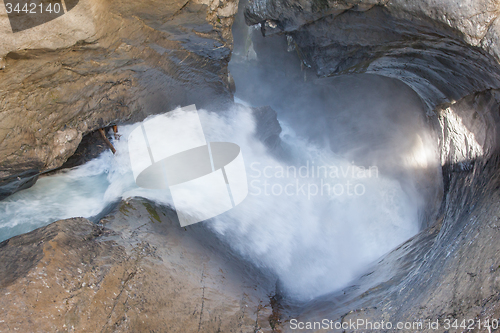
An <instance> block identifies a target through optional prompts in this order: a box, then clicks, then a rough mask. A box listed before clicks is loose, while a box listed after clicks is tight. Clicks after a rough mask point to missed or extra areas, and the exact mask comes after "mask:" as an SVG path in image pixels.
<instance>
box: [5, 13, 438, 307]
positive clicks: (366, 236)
mask: <svg viewBox="0 0 500 333" xmlns="http://www.w3.org/2000/svg"><path fill="white" fill-rule="evenodd" d="M240 16H241V15H240ZM238 22H239V23H238ZM238 22H237V24H236V25H235V29H236V30H235V31H234V34H235V53H234V55H233V60H232V61H231V64H230V70H231V73H233V75H234V79H235V82H236V87H237V91H236V96H237V97H239V98H241V100H238V101H239V102H240V103H239V104H236V105H235V106H234V107H233V109H231V110H220V111H219V112H218V113H210V112H207V111H204V110H200V111H199V115H200V119H201V122H202V126H203V130H204V133H205V136H206V139H207V141H227V142H233V143H236V144H238V145H239V146H240V147H241V152H242V155H243V159H244V161H245V165H246V171H247V177H248V185H249V194H248V196H247V198H246V199H245V200H244V201H243V202H242V203H241V204H240V205H238V206H237V207H236V208H234V209H232V210H230V211H229V212H226V213H224V214H222V215H219V216H217V217H215V218H213V219H211V220H209V221H205V222H202V223H203V224H204V226H205V227H207V228H210V229H212V230H213V231H214V232H215V233H216V234H218V235H219V236H220V238H221V239H222V240H223V241H224V242H226V243H227V244H229V245H230V246H231V247H232V248H234V249H235V250H237V251H238V252H239V253H240V254H241V255H242V256H243V257H245V258H247V259H248V260H250V261H252V262H253V263H255V264H256V265H258V266H259V267H261V268H262V269H264V270H266V271H269V272H271V273H272V274H273V275H274V276H277V277H278V279H279V285H280V286H281V287H282V289H283V290H284V292H285V293H286V294H287V295H288V296H290V297H293V298H295V299H299V300H308V299H311V298H314V297H316V296H318V295H322V294H326V293H328V292H331V291H334V290H338V289H339V288H342V287H345V286H346V285H347V284H348V283H349V282H351V281H353V279H355V278H356V277H358V276H360V275H361V274H363V273H365V272H366V269H367V267H368V266H369V265H370V264H371V263H373V262H374V261H375V260H377V258H379V257H381V256H382V255H384V254H385V253H387V252H388V251H390V250H391V249H393V248H394V247H396V246H397V245H399V244H401V243H402V242H404V241H405V240H407V239H409V238H410V237H412V236H413V235H415V234H416V233H417V232H418V230H419V227H420V226H421V225H420V223H421V220H422V210H421V208H422V207H423V206H425V199H426V198H425V193H426V189H427V188H430V187H432V186H427V183H430V184H432V183H433V181H434V180H433V178H432V177H430V178H429V177H428V174H427V173H426V171H425V170H427V169H429V168H431V169H432V168H433V167H434V166H433V163H434V162H435V161H434V157H433V151H432V149H433V148H432V147H433V145H432V144H430V143H429V142H430V141H431V140H430V138H429V136H428V135H427V134H426V131H425V124H424V121H423V120H422V119H423V117H422V114H421V111H422V108H421V105H420V104H419V103H420V101H419V99H418V97H415V96H416V95H415V94H414V93H413V92H411V93H409V92H408V91H409V88H408V87H402V85H401V84H400V83H399V84H395V83H394V82H393V81H391V80H388V79H384V80H382V79H381V78H377V77H374V76H362V77H347V78H345V79H342V80H333V81H332V80H324V79H322V80H318V81H317V82H316V81H315V80H312V79H311V77H310V75H311V72H310V71H307V70H304V67H303V66H302V67H301V65H300V61H298V58H297V55H296V54H295V53H294V52H293V48H292V49H291V51H292V52H291V53H287V52H286V49H287V48H288V49H289V51H290V45H287V44H286V40H284V37H279V38H281V39H274V40H273V39H263V38H262V37H261V36H260V35H259V34H260V32H259V31H258V30H256V29H248V28H247V27H244V26H243V25H242V19H241V18H239V21H238ZM238 27H239V28H238ZM238 29H241V31H238ZM241 35H243V37H242V36H241ZM308 75H309V76H308ZM246 103H248V104H246ZM248 105H271V106H272V107H273V108H274V109H275V110H276V111H277V114H278V120H279V121H280V125H281V128H282V132H281V134H280V140H281V141H280V142H278V144H277V146H276V147H274V148H272V149H271V148H269V147H268V146H266V145H265V144H264V143H263V142H261V141H260V140H259V139H257V137H258V136H257V135H256V132H259V130H262V128H256V126H257V125H256V124H257V122H256V120H255V119H254V116H253V113H252V112H253V111H252V110H251V108H250V107H248ZM136 126H138V125H137V124H135V125H129V126H122V127H120V133H121V135H122V136H121V139H119V140H114V142H113V144H114V146H115V147H116V149H117V154H116V155H113V154H111V152H105V153H103V154H102V155H101V156H100V157H98V158H97V159H95V160H93V161H91V162H88V163H87V164H85V165H82V166H79V167H76V168H73V169H71V170H65V171H62V172H60V173H58V174H55V175H51V176H47V177H43V178H41V179H40V180H39V181H38V182H37V183H36V185H35V186H33V187H32V188H30V189H27V190H24V191H21V192H19V193H16V194H14V195H12V196H11V197H9V198H7V199H5V200H3V201H1V202H0V240H4V239H7V238H9V237H12V236H14V235H17V234H21V233H24V232H28V231H30V230H33V229H35V228H37V227H41V226H44V225H47V224H48V223H50V222H53V221H56V220H59V219H64V218H69V217H77V216H82V217H93V216H96V215H98V214H99V213H100V212H102V211H103V209H105V208H106V207H108V206H109V205H110V204H112V203H114V202H117V201H119V200H121V199H127V198H130V197H144V198H148V199H150V200H153V201H155V202H157V203H159V204H162V205H169V206H171V207H172V208H174V206H173V203H172V198H171V196H170V193H169V191H168V190H145V189H141V188H138V187H137V185H136V184H135V182H134V178H133V175H132V171H131V168H130V160H129V155H128V145H127V137H128V135H129V133H130V132H131V131H132V130H133V129H134V128H135V127H136ZM259 126H264V127H265V126H267V125H266V124H264V125H262V124H261V125H259ZM265 130H266V129H265V128H264V131H265ZM150 144H151V145H152V144H154V143H152V142H150ZM436 170H437V168H436Z"/></svg>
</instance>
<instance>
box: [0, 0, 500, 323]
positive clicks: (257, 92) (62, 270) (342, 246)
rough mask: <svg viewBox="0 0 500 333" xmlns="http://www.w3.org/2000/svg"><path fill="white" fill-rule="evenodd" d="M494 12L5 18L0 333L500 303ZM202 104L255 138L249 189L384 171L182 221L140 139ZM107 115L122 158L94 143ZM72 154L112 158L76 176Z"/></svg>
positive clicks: (377, 0) (113, 5)
mask: <svg viewBox="0 0 500 333" xmlns="http://www.w3.org/2000/svg"><path fill="white" fill-rule="evenodd" d="M2 10H3V9H2ZM499 10H500V4H499V3H498V2H497V1H493V0H481V1H472V0H471V1H466V0H464V1H461V2H457V1H451V0H441V1H431V0H424V1H403V0H401V1H399V0H394V1H386V0H367V1H362V0H346V1H317V0H315V1H309V0H306V1H295V0H259V1H255V0H254V1H248V3H247V2H245V1H242V2H241V3H239V4H238V3H236V2H234V1H219V0H216V1H198V2H197V1H188V2H186V3H184V2H183V1H181V2H169V3H160V2H158V1H149V2H144V3H137V2H132V1H128V0H119V1H104V2H102V1H100V2H98V1H93V0H87V1H80V2H79V3H78V5H77V6H76V7H75V8H74V9H73V10H71V12H68V13H67V14H65V15H63V16H61V17H59V18H57V19H55V20H53V21H51V22H49V23H47V24H45V25H41V26H39V27H37V28H34V29H30V30H26V31H22V32H18V33H16V34H13V33H11V32H9V31H8V29H10V28H9V27H8V26H7V25H6V24H4V23H5V22H7V21H6V20H4V21H2V25H1V26H0V33H1V34H2V36H4V35H5V38H3V39H2V40H1V41H0V58H1V60H0V63H1V66H2V69H1V70H0V78H1V80H0V119H1V125H2V126H1V128H0V177H1V178H0V195H1V196H2V198H3V200H2V201H0V212H1V214H2V216H0V221H1V224H0V228H1V229H0V230H2V235H0V237H1V238H2V240H4V239H6V240H5V241H4V242H3V243H1V244H0V261H1V262H2V264H3V266H4V267H5V269H4V270H3V271H2V272H1V273H0V274H1V275H0V288H1V289H2V290H1V292H2V293H3V294H2V295H3V296H2V297H1V299H0V303H1V306H0V308H1V309H2V310H1V311H2V316H1V317H2V321H1V322H0V330H2V331H4V330H5V331H11V330H16V329H17V330H19V329H20V330H22V331H27V332H28V331H43V332H45V331H47V332H49V331H50V332H52V331H76V332H79V331H98V330H99V331H127V332H128V331H133V332H142V331H155V332H156V331H158V332H162V331H166V332H191V331H199V332H212V331H213V332H217V331H219V332H231V331H232V332H240V331H241V332H272V331H276V332H288V331H293V329H292V328H293V327H292V325H291V322H292V321H291V320H292V319H294V320H296V321H299V322H321V321H322V320H323V319H325V318H326V319H328V320H332V321H338V322H341V323H342V322H349V321H357V320H365V321H372V322H380V321H382V320H384V321H385V322H392V323H396V322H412V323H413V322H420V323H423V326H422V328H421V329H418V330H416V329H414V328H412V329H409V328H405V329H406V330H405V329H401V331H408V332H410V331H411V332H413V331H429V332H430V331H435V330H433V329H431V328H430V327H429V326H428V323H430V322H435V321H436V320H438V322H439V323H440V325H441V326H440V328H444V326H443V324H444V323H445V320H455V319H457V320H459V321H462V320H467V321H468V320H473V322H474V323H477V321H478V320H479V321H482V320H486V319H488V320H490V321H492V320H494V319H495V320H498V319H499V316H500V309H499V306H498V304H499V297H500V294H499V288H500V276H499V274H500V262H499V248H500V246H499V242H498V238H499V234H500V226H499V222H498V216H499V212H498V210H499V205H498V202H499V200H498V199H499V198H498V195H499V190H498V189H499V186H498V185H497V184H498V179H497V177H498V170H497V169H498V165H499V164H498V147H497V146H498V133H497V126H498V120H499V116H500V114H499V110H500V105H499V98H500V95H499V90H498V89H499V88H500V86H499V83H500V70H499V65H498V61H500V56H499V52H500V50H499V46H498V43H499V42H498V31H499V30H498V29H500V28H499V27H498V20H497V18H498V15H499ZM0 17H2V18H3V19H5V17H6V14H4V13H3V12H0ZM233 44H234V45H233ZM234 101H236V102H237V103H234ZM189 104H196V105H197V106H198V108H199V109H200V110H201V111H200V117H201V119H202V122H203V124H204V126H205V125H206V126H207V127H206V128H207V130H206V135H207V137H209V138H210V139H211V140H214V141H225V140H228V141H234V142H237V143H238V144H239V145H240V146H241V147H243V148H242V151H243V154H244V158H245V162H246V165H247V173H248V176H249V181H250V185H251V184H252V183H251V181H256V182H255V183H254V184H256V188H260V189H262V190H264V189H263V187H261V186H262V184H263V181H265V180H266V179H264V178H265V171H264V169H263V168H264V167H266V166H272V167H273V168H274V169H273V170H276V166H287V165H294V166H296V167H297V168H300V167H301V166H303V165H312V164H313V163H314V165H316V166H325V165H327V166H332V165H335V166H339V167H344V168H356V170H357V171H359V170H362V168H366V169H369V168H370V166H376V167H377V170H378V173H377V177H375V178H369V177H364V178H362V179H354V178H356V177H354V176H353V174H351V176H350V178H349V179H348V180H349V181H353V182H354V183H355V184H360V185H363V188H364V189H365V192H363V195H360V196H357V197H356V196H354V195H353V196H351V197H347V199H346V197H345V196H344V197H342V198H343V199H341V197H340V196H339V197H338V198H336V197H334V198H333V199H332V198H331V197H325V196H317V195H316V196H315V197H314V198H313V200H309V199H310V198H305V197H303V196H302V197H301V196H286V195H284V194H282V193H280V194H279V195H274V196H267V197H266V196H262V195H260V196H252V194H251V193H250V194H249V197H248V198H247V201H249V202H250V204H248V205H247V206H244V205H242V206H241V207H240V208H236V209H234V210H233V211H231V212H229V213H228V214H226V215H223V216H222V217H220V218H216V219H214V220H213V221H208V222H203V223H201V224H197V225H193V226H189V227H187V228H185V229H184V228H180V227H179V226H178V222H177V221H176V216H175V213H174V212H173V211H172V209H171V207H172V204H171V202H170V201H169V200H170V199H169V198H168V197H165V196H164V195H163V194H159V193H147V192H145V191H143V190H141V189H138V188H137V187H136V186H135V184H134V183H133V179H131V180H130V176H129V174H130V170H128V169H127V167H126V165H127V163H128V162H127V158H128V156H127V154H126V149H127V148H126V140H125V139H126V137H127V134H128V133H129V131H130V129H131V128H132V127H133V126H134V125H133V124H134V123H136V122H138V121H141V120H143V119H145V118H146V117H148V116H151V115H154V114H158V113H163V112H165V111H168V110H173V109H175V108H176V107H177V106H179V105H180V106H183V105H189ZM269 106H270V107H269ZM111 125H119V133H120V134H122V137H121V138H120V139H119V140H118V139H116V140H113V143H114V144H115V145H116V148H117V151H118V153H117V154H116V156H113V155H112V154H111V153H110V152H109V151H106V152H104V153H101V150H102V149H101V150H99V149H95V147H94V146H95V143H92V142H93V141H92V140H90V139H89V138H90V137H91V136H92V135H94V134H93V133H94V132H95V131H96V130H98V129H100V128H105V127H109V126H111ZM82 138H83V139H82ZM81 142H82V144H80V143H81ZM86 142H90V143H87V144H86ZM79 145H80V147H79ZM85 145H87V146H88V147H86V146H85ZM78 147H79V148H78ZM92 147H94V148H92ZM77 148H78V149H79V150H78V151H80V150H82V151H83V150H85V149H87V150H86V151H89V152H90V151H92V149H94V150H96V151H97V152H95V153H94V155H95V157H96V158H95V159H92V160H90V161H87V159H82V160H80V161H76V162H75V163H74V164H72V165H71V166H74V165H78V166H76V167H75V168H72V169H64V168H63V169H60V170H59V169H58V168H60V167H61V166H63V164H64V163H65V162H66V161H67V160H68V158H70V157H71V156H72V155H74V156H76V157H78V156H80V155H79V154H78V151H77ZM75 151H76V152H77V154H75ZM89 155H92V154H89ZM76 157H73V158H76ZM85 162H86V163H85ZM256 162H258V163H260V164H254V163H256ZM308 163H309V164H308ZM252 165H253V167H252ZM317 170H318V169H317ZM257 171H259V172H260V173H259V176H255V177H253V176H252V175H256V174H257ZM127 175H128V176H127ZM263 177H264V178H263ZM289 178H293V179H291V181H292V182H295V181H297V184H299V181H300V182H305V181H304V180H303V179H296V178H297V177H289ZM311 178H314V177H311ZM320 178H321V177H320ZM320 178H318V177H316V178H314V179H313V180H312V181H311V180H310V179H309V180H307V184H308V185H310V184H314V185H315V186H317V187H316V188H317V189H319V188H321V186H322V185H323V183H321V179H320ZM344 178H345V177H344ZM344 180H345V179H344ZM35 182H36V184H35ZM273 182H274V183H272V184H274V185H280V186H281V188H282V189H284V188H285V187H286V185H288V184H289V182H290V179H287V178H286V177H284V178H281V177H277V176H276V175H274V177H273ZM34 184H35V185H34ZM272 184H271V185H270V186H272ZM300 184H302V183H300ZM33 185H34V186H33ZM250 187H251V186H250ZM297 187H299V185H297ZM276 188H277V187H276ZM272 189H273V187H270V190H271V191H272ZM381 193H385V195H382V194H381ZM309 194H310V192H309ZM270 197H272V198H270ZM65 200H68V201H66V202H65ZM68 208H71V209H69V211H67V209H68ZM82 217H86V218H82ZM65 218H68V219H66V220H63V219H65ZM87 218H88V219H87ZM56 220H60V221H57V222H54V223H51V222H53V221H56ZM325 221H326V222H325ZM49 223H51V224H49ZM47 224H48V225H47ZM45 225H47V226H45ZM42 226H43V227H42ZM38 227H42V228H39V229H36V230H34V231H31V230H33V229H35V228H38ZM28 231H31V232H28ZM26 232H28V233H26ZM16 235H17V236H16ZM12 236H14V237H12ZM35 322H36V324H35ZM35 325H36V326H35ZM342 329H344V328H342ZM342 329H340V330H337V329H331V331H342ZM459 329H462V330H463V328H457V330H456V331H461V330H459ZM387 330H388V329H387ZM445 330H446V329H442V331H445ZM305 331H307V330H305ZM310 331H324V330H323V329H321V328H318V327H315V328H311V329H310ZM326 331H329V329H327V330H326ZM345 331H346V332H349V331H356V330H354V329H351V328H348V329H345ZM358 331H359V330H358ZM364 331H369V330H368V329H364ZM376 331H384V330H383V329H382V330H381V329H378V330H376ZM450 331H454V330H453V328H451V330H450ZM470 331H478V332H479V331H481V330H480V329H479V328H478V327H477V324H475V326H474V327H473V329H472V330H470Z"/></svg>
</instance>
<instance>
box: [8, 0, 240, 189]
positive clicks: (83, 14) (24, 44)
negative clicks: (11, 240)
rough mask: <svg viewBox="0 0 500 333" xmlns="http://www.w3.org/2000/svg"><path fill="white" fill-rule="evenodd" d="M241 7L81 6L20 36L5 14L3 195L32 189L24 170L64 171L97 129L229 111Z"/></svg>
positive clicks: (194, 4) (182, 4) (197, 4)
mask: <svg viewBox="0 0 500 333" xmlns="http://www.w3.org/2000/svg"><path fill="white" fill-rule="evenodd" d="M236 10H237V3H236V2H234V1H232V0H231V1H219V0H217V1H206V2H203V1H174V2H169V3H160V2H154V1H153V2H148V3H147V4H146V3H137V2H133V1H105V2H102V1H92V0H84V1H80V2H79V3H78V5H77V6H76V7H75V8H74V9H73V10H71V11H70V12H68V14H66V15H63V16H61V17H59V18H57V19H55V20H52V21H50V22H48V23H46V24H45V25H41V26H39V27H37V28H36V29H29V30H25V31H22V32H19V33H15V34H13V33H12V32H10V30H9V28H8V26H6V24H8V19H7V16H6V14H3V13H0V15H2V16H1V18H2V19H3V20H2V26H0V32H1V33H2V40H1V41H0V58H1V59H2V60H1V63H2V69H1V70H0V122H1V126H0V186H1V190H0V191H1V192H2V193H3V196H5V195H8V194H9V193H12V192H15V191H16V190H17V189H20V188H22V186H24V185H26V184H28V183H29V181H30V180H31V179H32V178H30V179H27V180H24V178H26V177H27V176H26V174H28V175H29V177H31V175H33V174H36V173H38V172H41V171H45V170H50V169H54V168H57V167H60V166H61V165H62V164H63V163H64V162H65V161H66V160H67V159H68V158H69V157H70V156H72V155H73V153H74V152H75V151H76V149H77V147H78V145H79V143H80V141H81V139H82V136H83V135H85V134H87V133H90V132H92V131H95V130H97V129H98V128H102V127H106V126H109V125H111V124H123V123H126V122H132V121H138V120H141V119H143V118H145V117H146V116H147V115H149V114H155V113H159V112H166V111H169V110H171V109H173V108H175V107H177V106H185V105H189V104H196V105H197V106H198V107H205V108H209V109H215V110H217V109H218V108H221V107H224V106H225V105H227V103H229V102H230V101H231V99H232V95H231V92H230V87H229V83H228V73H227V63H228V61H229V57H230V51H231V43H232V37H231V32H230V27H231V24H232V22H233V16H234V13H236ZM70 28H73V30H70V32H69V31H68V30H69V29H70ZM4 36H5V38H4ZM194 91H196V93H193V92H194ZM18 177H19V178H21V183H23V184H21V185H20V184H19V181H18V180H17V178H18ZM13 182H14V184H13ZM15 182H17V184H16V183H15Z"/></svg>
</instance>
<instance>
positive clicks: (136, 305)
mask: <svg viewBox="0 0 500 333" xmlns="http://www.w3.org/2000/svg"><path fill="white" fill-rule="evenodd" d="M100 222H101V223H100V224H94V223H92V222H90V221H88V220H86V219H83V218H74V219H69V220H62V221H58V222H55V223H53V224H50V225H49V226H47V227H44V228H40V229H37V230H35V231H33V232H31V233H28V234H25V235H21V236H17V237H13V238H11V239H9V240H7V241H5V242H3V243H1V244H0V262H1V263H2V267H4V269H3V270H2V272H1V273H0V292H1V293H2V297H1V298H0V309H1V310H0V311H1V317H2V321H1V322H0V330H1V331H2V332H10V331H12V332H13V331H21V332H84V331H88V332H151V331H154V332H254V331H259V332H271V328H270V324H269V316H270V315H271V314H272V307H271V303H270V299H269V295H270V294H271V293H273V292H274V283H275V282H274V281H272V279H269V278H268V277H266V276H264V275H262V273H260V272H259V271H258V270H256V269H255V268H254V267H253V266H252V265H251V264H249V263H247V262H245V261H242V260H241V258H237V257H236V256H235V255H234V254H233V253H232V252H231V251H230V250H229V249H227V247H226V246H225V245H224V244H222V243H220V242H219V241H218V239H217V238H216V237H215V235H214V234H212V233H210V231H209V230H208V229H206V228H204V227H203V225H201V224H198V225H193V226H188V227H186V228H181V227H180V226H179V224H178V221H177V216H176V214H175V212H173V211H171V210H169V209H166V208H161V207H157V206H155V204H153V203H151V202H149V201H146V200H142V199H133V200H129V201H128V202H122V203H121V204H120V205H119V206H118V207H117V210H116V211H115V212H114V213H112V214H110V215H108V216H107V217H105V218H104V219H102V220H101V221H100Z"/></svg>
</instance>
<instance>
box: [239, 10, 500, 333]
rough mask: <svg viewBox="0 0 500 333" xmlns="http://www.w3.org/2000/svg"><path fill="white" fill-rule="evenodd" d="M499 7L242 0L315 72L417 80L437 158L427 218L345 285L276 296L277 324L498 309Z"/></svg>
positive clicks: (251, 16) (459, 315)
mask: <svg viewBox="0 0 500 333" xmlns="http://www.w3.org/2000/svg"><path fill="white" fill-rule="evenodd" d="M499 10H500V3H499V2H498V1H474V2H473V1H447V0H443V1H397V0H395V1H321V2H320V1H300V2H299V1H280V0H264V1H249V4H248V6H247V7H246V9H245V16H246V20H247V23H248V24H260V26H261V31H262V33H263V34H264V35H269V34H286V35H287V36H288V41H289V44H290V47H291V48H295V49H296V50H297V52H298V54H299V56H300V57H301V60H302V62H303V63H304V65H306V66H308V67H311V68H312V69H313V70H315V71H316V73H317V74H318V75H319V76H334V75H339V74H344V73H374V74H379V75H384V76H388V77H392V78H396V79H399V80H401V81H403V82H405V83H406V84H407V85H408V86H410V87H411V88H412V89H413V90H414V91H416V92H417V93H418V94H419V95H420V97H421V99H422V101H423V102H424V103H425V104H426V106H427V121H428V125H429V127H430V128H432V129H433V130H434V136H435V140H436V141H437V143H438V146H439V149H440V156H441V165H442V169H443V182H444V184H443V185H444V198H443V202H442V204H441V208H440V212H439V213H438V215H437V218H436V220H435V221H434V223H432V225H431V226H430V227H429V228H427V229H425V230H423V231H422V232H421V233H420V234H419V235H417V236H416V237H414V238H413V239H412V240H410V241H408V242H407V243H405V244H403V245H402V246H401V247H399V248H398V249H396V250H394V251H393V252H391V253H390V254H388V255H387V256H386V257H384V258H382V259H381V261H380V262H378V263H376V264H375V265H374V266H373V268H372V269H371V270H370V272H369V273H368V274H366V275H365V276H363V277H361V278H360V279H359V280H358V281H356V282H354V284H353V285H352V286H351V287H349V288H346V289H345V290H342V291H340V292H338V293H335V294H332V295H326V296H323V297H321V298H319V299H316V300H313V301H311V302H310V303H308V304H306V305H303V304H301V305H298V304H294V303H293V302H287V301H286V300H285V301H283V306H284V307H285V308H286V309H287V310H288V313H287V315H286V316H283V318H282V325H283V330H284V331H292V330H291V326H290V324H289V322H288V320H290V319H292V318H295V319H298V320H299V321H303V322H311V321H319V322H321V320H322V319H325V318H326V319H328V320H333V321H339V322H349V321H356V320H357V319H364V320H369V321H371V322H380V321H382V320H384V321H385V322H388V321H390V322H392V323H396V322H398V321H400V322H421V323H423V325H424V326H423V327H424V328H423V329H419V331H429V332H431V331H433V330H432V329H431V328H429V327H428V326H425V325H427V324H428V323H429V322H431V321H432V322H434V321H435V320H439V321H440V324H441V326H440V328H441V329H442V330H443V331H446V329H443V328H444V326H443V324H444V323H445V319H451V320H454V319H458V320H459V323H460V322H461V321H462V320H463V319H466V320H469V319H470V320H476V321H477V320H486V319H490V320H491V319H495V318H496V319H498V318H499V316H500V308H499V306H498V304H499V302H498V300H499V299H498V294H499V293H500V284H499V281H500V275H499V274H500V273H499V271H498V267H499V265H500V262H499V259H498V254H499V253H500V246H499V245H498V242H495V239H497V238H498V237H499V236H500V235H499V233H498V232H499V229H498V226H497V225H498V218H497V215H498V211H499V209H500V205H499V204H498V198H499V194H500V191H499V186H498V181H499V179H498V168H499V167H498V152H499V142H500V141H499V137H498V135H499V126H498V125H499V121H500V118H499V117H500V114H499V110H500V95H499V90H498V88H499V87H500V86H499V73H500V67H499V65H498V60H499V59H500V57H499V51H498V39H497V37H495V36H497V34H498V31H499V30H498V26H497V24H498V20H497V18H498V15H499ZM475 328H476V329H477V322H476V324H475ZM306 331H319V330H315V329H311V330H306ZM354 331H355V330H353V329H351V328H349V329H347V330H345V332H354ZM365 331H371V330H370V329H365ZM373 331H380V330H373ZM382 331H384V330H382Z"/></svg>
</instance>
